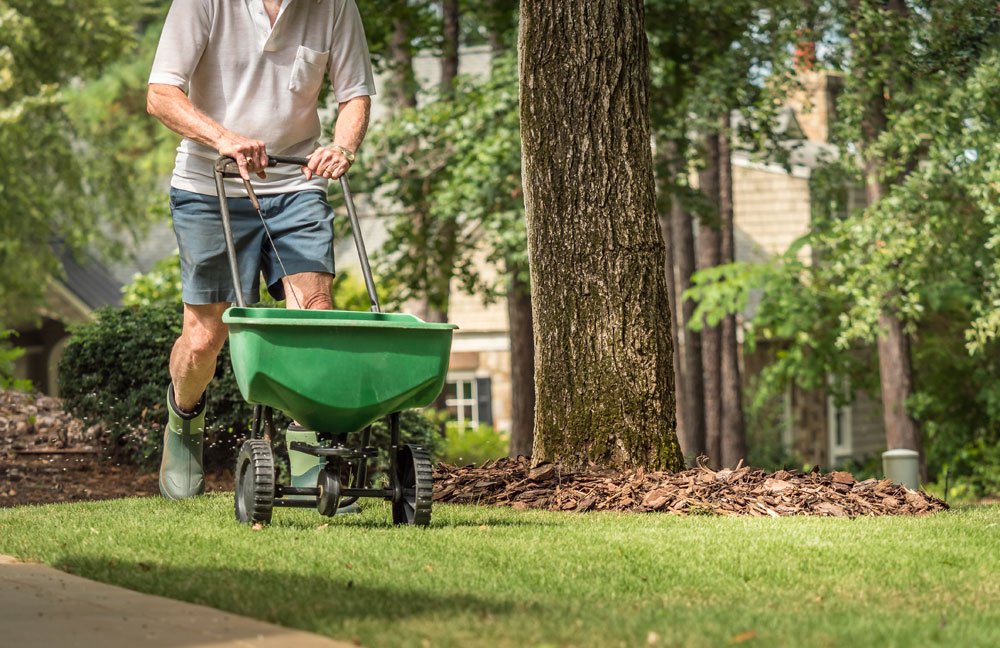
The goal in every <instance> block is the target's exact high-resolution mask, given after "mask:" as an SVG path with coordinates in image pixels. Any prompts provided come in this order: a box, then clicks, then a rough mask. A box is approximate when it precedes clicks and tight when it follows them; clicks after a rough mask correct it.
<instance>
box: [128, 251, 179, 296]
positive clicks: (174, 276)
mask: <svg viewBox="0 0 1000 648" xmlns="http://www.w3.org/2000/svg"><path fill="white" fill-rule="evenodd" d="M180 302H181V264H180V260H179V258H178V256H177V254H173V255H171V256H168V257H165V258H163V259H160V260H159V261H157V262H156V263H155V264H154V265H153V267H152V269H151V270H150V271H149V272H146V273H143V274H137V275H136V276H135V278H134V279H132V283H130V284H128V285H127V286H125V287H124V288H123V289H122V303H123V304H125V305H126V306H149V305H152V304H179V303H180Z"/></svg>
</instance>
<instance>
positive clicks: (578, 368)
mask: <svg viewBox="0 0 1000 648" xmlns="http://www.w3.org/2000/svg"><path fill="white" fill-rule="evenodd" d="M520 29H521V33H520V36H521V38H520V65H521V126H522V138H523V177H524V189H525V207H526V216H527V226H528V253H529V259H530V265H531V277H532V282H531V287H532V297H533V299H532V303H533V316H534V328H535V342H536V362H535V372H536V373H535V385H536V398H537V400H536V405H535V445H534V460H535V461H536V462H538V461H542V460H559V461H563V462H565V463H567V464H569V465H571V466H580V465H584V464H587V463H591V462H593V463H596V464H601V465H607V466H613V467H619V468H635V467H637V466H643V467H645V468H647V469H671V470H676V469H679V468H680V467H681V466H682V463H683V459H682V456H681V453H680V447H679V446H678V443H677V435H676V431H675V420H674V417H675V412H674V408H675V403H674V384H673V365H672V362H673V360H672V349H671V341H670V307H669V304H668V302H667V288H666V285H665V277H664V274H663V259H664V249H663V240H662V238H661V236H660V232H659V231H658V229H657V218H656V204H655V195H654V187H653V182H654V181H653V163H652V152H651V150H650V131H649V114H648V101H649V52H648V49H647V45H646V34H645V31H644V29H643V6H642V0H617V1H613V0H606V1H603V2H592V0H563V1H561V2H551V1H549V0H524V1H523V2H522V3H521V22H520Z"/></svg>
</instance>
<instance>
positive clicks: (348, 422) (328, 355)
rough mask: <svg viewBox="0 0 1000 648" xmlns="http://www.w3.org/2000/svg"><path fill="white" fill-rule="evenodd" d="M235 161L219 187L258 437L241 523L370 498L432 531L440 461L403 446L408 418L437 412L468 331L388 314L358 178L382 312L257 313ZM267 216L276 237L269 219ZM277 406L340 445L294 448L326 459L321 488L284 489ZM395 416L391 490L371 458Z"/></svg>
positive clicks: (241, 359) (238, 337)
mask: <svg viewBox="0 0 1000 648" xmlns="http://www.w3.org/2000/svg"><path fill="white" fill-rule="evenodd" d="M268 159H269V165H270V166H275V165H277V164H294V165H297V166H305V165H306V164H308V160H306V159H304V158H291V157H281V156H268ZM234 164H235V161H234V160H233V159H232V158H229V157H220V158H219V159H218V160H216V163H215V185H216V188H217V190H218V195H219V203H220V211H221V215H222V227H223V233H224V234H225V237H226V250H227V253H228V255H229V264H230V269H231V271H232V275H233V285H234V287H235V288H236V296H237V297H236V298H237V305H236V307H233V308H230V309H228V310H227V311H226V312H225V314H224V315H223V317H222V319H223V321H224V322H225V323H226V324H228V325H229V346H230V355H231V357H232V363H233V371H234V373H235V374H236V381H237V383H238V384H239V387H240V392H241V393H242V394H243V398H244V399H246V401H247V402H248V403H251V404H253V405H254V406H255V407H254V417H253V424H252V428H251V438H249V439H247V440H246V441H245V442H244V443H243V446H242V447H241V448H240V452H239V455H238V457H237V459H236V497H235V510H236V518H237V520H239V521H240V522H243V523H246V524H256V523H267V522H270V520H271V514H272V509H273V507H275V506H286V507H315V508H316V509H317V510H318V511H319V512H320V513H321V514H323V515H328V516H329V515H334V514H336V512H337V510H338V509H339V508H341V507H344V506H347V505H349V504H353V503H354V502H355V501H356V500H357V499H358V498H360V497H377V498H382V499H386V500H388V501H390V502H391V503H392V518H393V522H395V523H396V524H417V525H423V526H426V525H428V524H430V518H431V499H432V494H433V491H432V488H433V484H432V476H431V463H430V457H429V455H428V453H427V451H426V450H425V449H424V448H421V447H419V446H416V445H406V444H402V443H401V442H400V412H401V411H403V410H406V409H411V408H416V407H424V406H427V405H430V404H431V403H432V402H433V401H434V399H435V398H437V396H438V394H439V393H440V392H441V389H442V387H443V386H444V381H445V376H446V375H447V371H448V361H449V359H450V356H451V338H452V332H453V331H454V329H456V328H457V327H456V326H454V325H452V324H435V323H428V322H423V321H421V320H420V319H418V318H416V317H414V316H412V315H405V314H401V313H383V312H381V310H382V309H381V307H380V306H379V303H378V296H377V294H376V292H375V283H374V280H373V279H372V273H371V267H370V266H369V263H368V254H367V252H366V251H365V246H364V241H363V240H362V238H361V226H360V223H359V221H358V215H357V211H356V209H355V207H354V201H353V199H352V197H351V191H350V187H349V186H348V184H347V178H346V177H342V178H341V179H340V186H341V189H342V190H343V192H344V202H345V204H346V205H347V213H348V216H349V217H350V220H351V229H352V230H353V234H354V242H355V244H356V245H357V248H358V257H359V258H360V261H361V270H362V274H363V275H364V279H365V287H366V288H367V290H368V297H369V300H370V301H371V312H355V311H320V310H299V309H294V310H293V309H282V308H247V307H246V304H245V303H244V302H243V290H242V286H241V285H240V277H239V271H238V265H237V262H236V249H235V246H234V244H233V233H232V228H231V226H230V216H229V208H228V204H227V200H226V190H225V183H224V180H223V179H224V178H227V177H230V178H239V177H240V176H239V174H238V173H236V172H234V171H232V170H231V166H232V165H234ZM243 183H244V186H245V187H246V190H247V194H248V196H249V198H250V200H251V202H252V204H253V206H254V207H255V208H257V210H258V212H259V211H260V207H259V205H258V203H257V197H256V195H255V194H254V190H253V186H252V185H251V184H250V181H249V180H243ZM260 216H261V223H262V224H263V226H264V228H265V231H267V223H266V221H265V220H264V217H263V214H261V215H260ZM267 235H268V236H270V232H268V233H267ZM278 262H279V263H281V259H280V258H279V259H278ZM282 268H283V266H282ZM275 409H277V410H280V411H282V412H284V413H286V414H287V415H288V416H290V417H291V418H293V419H295V421H296V422H297V423H299V424H300V425H302V426H305V427H306V428H307V429H311V430H314V431H316V432H318V433H319V434H320V435H321V436H322V437H326V438H329V439H331V441H330V443H328V444H326V445H323V444H321V445H320V446H315V445H308V444H306V443H301V442H293V443H291V444H290V446H289V449H290V450H292V451H296V452H301V453H305V454H308V455H312V456H315V457H319V459H320V462H321V467H322V469H321V470H320V471H319V476H318V480H317V483H316V486H315V487H312V486H309V487H303V486H297V487H293V486H290V485H285V484H282V483H280V482H279V480H278V478H277V471H276V470H275V463H274V454H273V451H272V448H271V441H272V439H273V438H274V437H275V435H276V433H277V431H276V430H275V428H274V423H273V410H275ZM383 417H385V419H386V420H387V423H388V428H389V436H390V442H389V443H390V447H389V448H388V455H389V471H388V475H387V477H388V484H387V485H386V486H383V487H370V486H369V485H368V481H369V476H368V472H367V461H368V460H369V459H372V458H374V457H376V456H378V449H377V448H374V447H371V446H370V445H369V442H370V439H371V427H370V426H371V424H372V423H373V422H375V421H377V420H378V419H380V418H383ZM358 431H360V432H361V435H360V437H361V440H360V446H359V447H351V448H349V447H346V446H345V445H344V442H345V440H346V438H347V435H348V434H349V433H352V432H358Z"/></svg>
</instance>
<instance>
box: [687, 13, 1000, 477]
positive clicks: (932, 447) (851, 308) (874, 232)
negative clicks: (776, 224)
mask: <svg viewBox="0 0 1000 648" xmlns="http://www.w3.org/2000/svg"><path fill="white" fill-rule="evenodd" d="M915 4H916V3H915ZM859 5H860V9H859V11H860V14H859V15H858V22H856V23H855V25H854V26H855V28H856V29H857V30H858V33H859V34H860V35H859V36H856V37H854V40H852V46H853V47H854V48H855V50H854V52H853V53H854V59H849V62H850V61H851V60H853V61H854V63H855V64H856V65H862V64H863V65H867V66H874V69H875V72H877V73H878V74H882V75H885V77H886V78H887V79H888V80H889V85H890V87H891V88H893V90H892V93H891V95H887V96H886V97H884V100H885V101H886V111H887V115H888V123H887V126H886V129H885V131H884V133H883V134H882V135H881V136H880V137H879V138H878V139H877V141H875V142H874V143H873V144H872V145H871V146H870V148H869V149H867V150H866V152H865V155H866V156H868V157H869V159H872V158H877V159H879V160H882V161H883V162H884V164H885V166H884V177H880V178H879V180H880V181H881V182H883V184H884V187H885V195H884V197H883V198H882V199H881V200H879V201H878V202H876V203H875V204H872V205H870V206H868V207H867V208H865V209H855V210H853V211H852V210H851V209H850V207H851V205H850V204H849V194H850V193H851V192H850V191H848V190H846V189H848V188H849V187H850V186H851V185H852V184H853V185H855V186H857V185H858V184H859V183H860V177H859V172H858V171H857V168H856V166H855V165H856V159H855V158H854V157H851V156H844V157H843V158H842V159H840V160H837V161H834V163H833V164H832V165H831V166H829V167H827V168H824V169H821V170H818V171H817V172H816V173H815V174H814V175H813V178H812V193H813V196H814V199H815V201H814V202H815V204H814V214H813V224H812V229H811V231H810V232H809V233H808V234H807V235H806V236H805V237H804V238H803V239H802V240H801V241H799V242H798V243H797V245H796V246H793V248H792V249H791V250H790V251H789V252H788V253H787V254H785V255H782V256H780V257H779V258H777V259H775V260H773V261H772V262H770V263H768V264H765V265H763V266H748V265H746V264H736V265H735V266H731V267H724V268H718V269H713V270H711V271H705V272H702V273H699V275H698V276H697V278H696V281H695V286H694V288H693V289H692V290H691V291H690V293H689V296H690V297H692V298H694V299H696V300H698V301H699V302H700V303H699V313H698V316H699V318H701V317H705V318H707V319H708V320H710V321H711V320H717V319H718V318H719V317H720V316H721V315H722V314H723V313H726V312H740V311H743V310H744V309H745V308H746V307H747V305H748V303H750V300H749V299H748V298H749V296H751V295H753V296H754V297H757V298H759V303H758V304H756V305H755V309H754V312H753V314H752V319H751V321H750V322H749V323H748V326H747V341H748V344H749V345H750V347H751V348H752V347H753V345H754V344H755V343H759V342H761V341H768V342H770V343H771V344H773V345H774V346H776V347H778V348H779V351H778V352H777V354H776V358H775V361H774V362H773V363H772V364H771V365H770V366H768V367H767V369H766V370H765V371H764V372H763V374H762V375H761V377H760V390H759V391H758V393H757V397H756V398H755V401H754V406H760V405H761V404H762V403H763V402H766V401H767V399H769V398H771V397H774V396H775V395H777V394H779V393H780V392H781V391H782V390H783V389H784V388H785V387H786V386H787V385H788V384H790V383H795V384H796V385H798V386H800V387H804V388H807V389H809V388H823V389H835V388H836V389H838V390H839V391H838V392H837V394H836V395H838V396H839V397H840V400H842V401H845V400H849V399H850V397H851V394H852V393H853V391H854V390H858V389H863V390H867V391H870V392H876V391H877V376H878V365H877V362H876V357H877V356H876V354H875V351H874V344H875V342H876V340H877V338H878V336H879V334H880V328H879V326H880V325H879V315H880V313H882V312H883V311H884V310H885V309H886V308H887V307H888V308H891V309H892V310H894V311H895V312H896V313H897V314H898V315H899V317H900V320H901V322H902V323H903V325H904V327H905V329H906V331H907V332H908V333H909V335H910V338H911V340H912V351H911V354H912V359H913V366H914V381H915V387H916V392H915V394H914V395H913V397H912V398H911V399H910V401H909V402H908V403H907V407H908V409H909V411H910V414H911V415H912V416H914V418H915V419H916V420H917V421H918V423H919V424H920V427H921V429H922V431H923V435H924V445H925V450H926V455H927V462H928V469H929V471H930V474H931V476H932V479H935V478H936V476H938V475H941V474H942V473H943V470H944V468H945V467H946V466H950V471H951V475H952V477H953V478H962V477H967V478H969V479H975V480H976V483H977V484H979V485H977V486H976V488H980V487H982V488H987V487H989V486H988V484H989V482H988V480H985V479H983V478H981V477H975V476H974V474H975V473H976V470H977V469H976V467H975V463H974V462H971V461H966V460H963V459H961V458H962V457H972V456H977V457H978V456H985V455H982V453H981V452H980V449H981V448H988V447H993V446H995V445H996V444H997V443H998V442H1000V407H998V405H1000V390H998V389H997V387H996V385H997V384H998V382H1000V363H998V362H997V360H996V352H995V351H996V344H997V342H996V338H997V337H998V334H1000V326H998V324H997V323H998V322H1000V315H998V314H997V313H998V312H1000V292H997V288H996V286H997V285H998V281H997V279H1000V264H998V262H997V259H996V255H995V254H994V249H995V247H996V246H997V245H998V244H1000V208H998V205H1000V149H997V146H996V141H995V139H996V138H995V134H996V133H997V132H998V131H1000V99H998V97H997V93H996V92H995V80H996V78H997V76H998V75H1000V19H998V17H997V15H996V7H995V3H993V2H985V1H982V2H972V3H962V4H961V7H959V5H958V4H956V3H940V4H935V5H934V7H933V8H930V7H926V8H923V9H921V10H919V11H917V10H914V11H911V13H910V14H909V17H908V18H907V19H906V20H905V21H903V23H902V24H900V23H899V22H898V21H899V19H898V16H894V15H889V14H887V13H886V12H885V11H884V10H883V9H882V8H880V5H879V6H876V5H877V3H859ZM878 43H881V45H880V46H878V47H877V46H876V45H877V44H878ZM886 52H891V53H892V55H891V56H888V55H887V54H886ZM880 56H881V58H879V57H880ZM858 61H861V62H860V63H859V62H858ZM855 76H856V75H855ZM865 78H867V77H865ZM867 83H868V82H866V81H864V79H862V78H853V77H852V80H851V81H850V83H849V84H848V87H847V90H846V92H845V94H844V98H843V99H842V101H841V102H840V103H838V112H840V113H842V117H843V120H842V121H841V123H840V126H839V131H838V133H839V137H840V138H841V140H842V141H846V142H857V141H861V139H862V134H861V129H862V121H863V118H864V112H863V111H864V110H866V109H867V108H866V106H868V104H867V103H866V100H867V99H870V92H871V90H872V88H871V87H869V85H867ZM841 109H842V110H841ZM970 352H971V353H970ZM830 376H833V377H836V378H837V379H836V380H833V381H830V380H829V377H830ZM980 444H985V445H980ZM977 453H979V454H977ZM986 465H990V464H989V462H988V461H987V462H986ZM987 472H988V471H987Z"/></svg>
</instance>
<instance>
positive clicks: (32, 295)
mask: <svg viewBox="0 0 1000 648" xmlns="http://www.w3.org/2000/svg"><path fill="white" fill-rule="evenodd" d="M147 13H148V10H147V9H145V8H143V7H142V6H141V5H138V4H136V3H133V2H127V1H126V0H96V1H95V0H86V1H84V0H61V1H60V2H58V3H51V2H30V1H29V0H3V1H2V2H0V105H2V106H3V108H2V109H0V191H2V192H3V198H4V199H3V201H2V203H0V266H2V267H4V268H16V269H17V271H16V272H5V273H4V274H3V276H2V277H0V322H8V323H12V322H17V321H20V320H24V319H30V318H31V317H32V316H33V312H34V308H33V307H34V306H36V305H37V304H38V303H39V302H40V301H41V299H42V295H43V293H44V289H45V286H46V285H47V281H48V279H49V278H50V277H53V276H58V274H59V272H60V265H59V262H58V259H57V257H56V256H55V253H54V252H53V246H52V244H53V241H59V242H61V244H63V245H66V246H68V248H69V249H70V250H80V249H83V248H84V247H95V248H97V249H99V250H101V251H104V252H107V253H112V254H113V253H114V252H116V250H117V249H118V248H119V246H120V242H121V238H120V236H118V235H116V236H114V237H112V236H108V232H110V231H116V232H124V233H125V235H127V233H129V232H134V231H137V230H138V229H139V228H141V225H142V224H143V223H145V222H146V221H147V220H148V218H149V204H150V202H149V201H150V200H151V198H150V196H149V189H150V188H151V186H152V185H151V180H150V177H149V175H144V172H145V170H144V169H142V168H141V166H139V165H136V164H135V163H136V160H137V159H139V158H141V159H145V155H146V153H147V152H148V150H149V147H148V146H147V144H148V143H149V142H150V138H149V137H145V135H146V134H147V133H148V131H150V130H151V129H153V127H152V125H151V124H149V121H150V120H149V119H148V117H147V116H146V114H145V100H144V98H143V97H144V93H145V77H144V75H145V73H146V72H147V71H148V63H149V61H148V57H149V56H151V52H149V51H148V49H147V50H145V51H143V50H141V49H139V50H137V48H136V45H137V43H136V35H135V31H134V24H135V21H136V20H137V19H139V18H140V17H142V16H145V15H146V14H147ZM126 56H127V57H129V58H128V60H127V61H126V62H124V63H114V64H112V63H113V62H114V61H116V60H118V59H119V58H123V57H126ZM101 75H107V76H105V77H101ZM99 77H101V78H103V79H104V81H102V83H100V84H98V85H95V86H93V87H91V86H90V85H89V83H91V82H92V81H94V80H95V79H97V78H99ZM141 172H142V173H141Z"/></svg>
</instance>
